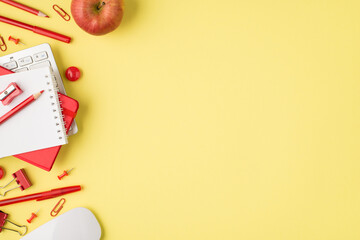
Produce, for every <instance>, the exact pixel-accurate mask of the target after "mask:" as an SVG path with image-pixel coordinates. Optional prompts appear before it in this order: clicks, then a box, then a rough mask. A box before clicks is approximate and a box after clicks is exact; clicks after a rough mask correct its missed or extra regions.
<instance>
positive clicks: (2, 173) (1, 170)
mask: <svg viewBox="0 0 360 240" xmlns="http://www.w3.org/2000/svg"><path fill="white" fill-rule="evenodd" d="M4 175H5V172H4V169H2V167H0V179H2V178H3V176H4Z"/></svg>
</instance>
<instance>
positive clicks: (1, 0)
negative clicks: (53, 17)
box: [0, 0, 49, 18]
mask: <svg viewBox="0 0 360 240" xmlns="http://www.w3.org/2000/svg"><path fill="white" fill-rule="evenodd" d="M0 2H3V3H7V4H9V5H11V6H13V7H16V8H19V9H21V10H24V11H27V12H29V13H32V14H34V15H36V16H39V17H47V18H48V17H49V16H47V15H46V14H45V13H43V12H40V11H39V10H36V9H34V8H31V7H28V6H25V5H24V4H21V3H18V2H14V1H11V0H0Z"/></svg>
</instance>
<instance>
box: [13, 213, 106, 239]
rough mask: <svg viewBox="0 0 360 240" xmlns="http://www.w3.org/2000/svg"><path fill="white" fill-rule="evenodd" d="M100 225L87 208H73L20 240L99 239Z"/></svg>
mask: <svg viewBox="0 0 360 240" xmlns="http://www.w3.org/2000/svg"><path fill="white" fill-rule="evenodd" d="M100 237H101V227H100V224H99V222H98V221H97V219H96V217H95V216H94V214H93V213H92V212H91V211H90V210H89V209H87V208H82V207H80V208H74V209H72V210H70V211H68V212H66V213H64V214H62V215H60V216H59V217H56V218H55V219H53V220H51V221H49V222H47V223H45V224H44V225H42V226H40V227H38V228H37V229H35V230H34V231H32V232H31V233H28V234H27V235H26V236H24V237H23V238H21V239H20V240H64V239H66V240H99V239H100Z"/></svg>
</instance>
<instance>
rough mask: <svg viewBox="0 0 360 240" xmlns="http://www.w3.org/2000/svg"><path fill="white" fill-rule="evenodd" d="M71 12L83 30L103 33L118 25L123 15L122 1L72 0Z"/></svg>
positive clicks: (93, 33) (94, 33) (98, 33)
mask: <svg viewBox="0 0 360 240" xmlns="http://www.w3.org/2000/svg"><path fill="white" fill-rule="evenodd" d="M71 14H72V16H73V18H74V20H75V22H76V24H77V25H79V27H80V28H82V29H83V30H84V31H85V32H87V33H90V34H92V35H104V34H107V33H109V32H112V31H114V30H115V29H116V28H117V27H118V26H119V24H120V22H121V19H122V17H123V15H124V1H123V0H72V2H71Z"/></svg>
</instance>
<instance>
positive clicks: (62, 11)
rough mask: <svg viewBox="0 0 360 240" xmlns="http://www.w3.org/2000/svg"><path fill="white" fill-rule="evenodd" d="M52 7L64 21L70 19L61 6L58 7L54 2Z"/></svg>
mask: <svg viewBox="0 0 360 240" xmlns="http://www.w3.org/2000/svg"><path fill="white" fill-rule="evenodd" d="M53 9H54V10H55V12H57V13H58V14H59V15H60V17H62V18H63V19H64V20H65V21H70V19H71V17H70V15H69V14H67V13H66V12H65V11H64V9H62V8H61V7H59V6H58V5H56V4H54V5H53Z"/></svg>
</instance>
